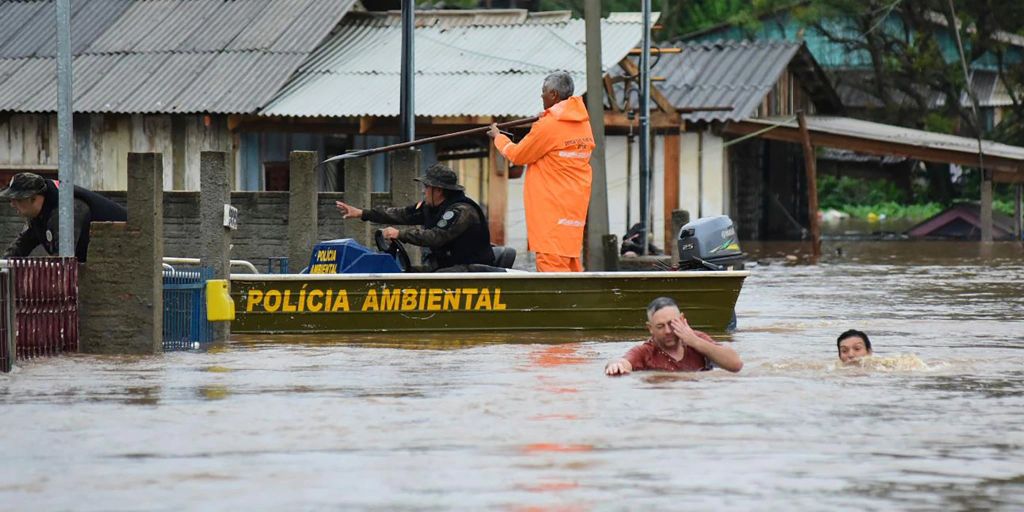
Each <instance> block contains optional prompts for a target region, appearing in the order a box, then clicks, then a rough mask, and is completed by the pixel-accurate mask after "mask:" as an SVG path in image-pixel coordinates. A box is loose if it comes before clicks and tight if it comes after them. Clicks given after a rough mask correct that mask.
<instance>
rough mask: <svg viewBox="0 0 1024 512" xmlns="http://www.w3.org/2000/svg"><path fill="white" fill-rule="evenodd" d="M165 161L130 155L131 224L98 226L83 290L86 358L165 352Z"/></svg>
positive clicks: (94, 226) (83, 273)
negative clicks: (102, 355)
mask: <svg viewBox="0 0 1024 512" xmlns="http://www.w3.org/2000/svg"><path fill="white" fill-rule="evenodd" d="M162 162H163V157H162V156H161V155H160V153H128V223H127V224H125V223H122V222H94V223H92V225H91V227H90V242H89V262H88V263H87V264H86V265H83V267H82V271H81V281H80V286H79V306H80V318H81V327H80V329H81V343H80V344H79V348H80V350H81V351H82V352H87V353H98V354H156V353H160V352H161V351H162V347H163V312H164V311H163V310H164V301H163V272H162V270H163V268H162V263H163V253H164V245H163V244H164V240H163V230H164V223H163V164H162Z"/></svg>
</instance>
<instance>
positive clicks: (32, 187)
mask: <svg viewBox="0 0 1024 512" xmlns="http://www.w3.org/2000/svg"><path fill="white" fill-rule="evenodd" d="M44 191H46V178H43V177H42V176H40V175H38V174H34V173H31V172H22V173H18V174H15V175H14V177H13V178H11V184H10V185H9V186H8V187H7V189H5V190H3V191H2V192H0V198H2V199H25V198H28V197H32V196H34V195H36V194H42V193H43V192H44Z"/></svg>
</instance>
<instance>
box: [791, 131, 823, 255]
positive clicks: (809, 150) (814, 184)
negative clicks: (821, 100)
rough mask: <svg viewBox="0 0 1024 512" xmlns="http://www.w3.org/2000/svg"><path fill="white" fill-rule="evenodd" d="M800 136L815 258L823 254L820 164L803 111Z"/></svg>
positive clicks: (808, 218)
mask: <svg viewBox="0 0 1024 512" xmlns="http://www.w3.org/2000/svg"><path fill="white" fill-rule="evenodd" d="M796 118H797V122H798V123H799V124H800V136H801V138H802V139H803V146H804V168H805V169H806V171H807V223H808V224H809V225H810V228H811V255H812V256H813V257H814V259H815V260H817V259H818V257H819V256H821V226H819V225H818V165H817V158H816V157H815V155H814V146H812V145H811V134H810V131H808V130H807V119H806V117H805V116H804V113H803V112H799V113H797V116H796Z"/></svg>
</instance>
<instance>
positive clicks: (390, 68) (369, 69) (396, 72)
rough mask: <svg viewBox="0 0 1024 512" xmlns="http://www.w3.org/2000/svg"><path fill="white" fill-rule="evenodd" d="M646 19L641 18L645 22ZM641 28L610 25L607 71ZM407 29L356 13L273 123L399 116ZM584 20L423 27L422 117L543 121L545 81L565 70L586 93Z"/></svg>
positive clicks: (300, 78) (293, 87)
mask: <svg viewBox="0 0 1024 512" xmlns="http://www.w3.org/2000/svg"><path fill="white" fill-rule="evenodd" d="M637 20H638V18H637ZM641 32H642V30H641V25H640V22H639V21H636V22H633V21H625V22H609V21H607V20H604V21H602V34H601V36H602V65H603V67H604V69H605V70H607V69H609V68H610V67H612V66H614V65H615V64H617V63H618V62H619V60H621V59H622V58H623V57H624V56H625V55H626V54H627V53H628V52H629V50H630V49H632V48H633V47H634V46H635V45H636V44H637V42H638V41H639V40H640V36H641ZM400 54H401V30H400V28H399V27H398V26H395V25H393V24H391V23H390V22H389V21H388V20H387V18H384V19H382V18H381V17H373V16H369V17H366V16H353V17H351V18H350V19H346V21H345V22H344V23H343V24H342V26H341V27H340V28H339V30H338V31H337V32H336V33H335V34H334V35H333V36H332V37H331V39H330V40H329V41H327V42H326V43H325V44H323V45H322V46H321V47H320V48H319V49H318V50H317V51H316V52H315V53H314V54H313V55H312V56H310V58H309V60H308V61H307V62H306V63H305V64H303V65H302V66H301V68H300V69H299V72H298V73H296V75H295V76H294V77H293V79H292V80H291V82H290V83H289V85H288V86H287V87H286V88H285V90H284V91H282V92H281V93H280V94H279V95H278V96H277V97H276V98H275V99H274V101H273V102H271V103H270V104H269V105H268V106H267V108H265V109H264V110H263V112H261V114H263V115H269V116H301V117H307V116H308V117H348V116H363V115H373V116H396V115H398V111H399V105H398V98H399V80H400V72H401V59H400ZM585 66H586V48H585V33H584V23H583V20H579V19H574V20H568V21H561V22H557V23H540V24H537V23H527V22H516V23H513V24H509V25H472V26H436V25H432V26H423V27H417V29H416V114H417V115H421V116H457V115H502V116H504V115H508V116H512V115H522V116H526V115H533V114H536V113H537V112H538V111H539V110H540V109H541V103H540V87H541V83H542V81H543V78H544V76H545V75H547V74H548V73H550V72H552V71H556V70H564V71H568V72H569V73H571V74H572V75H573V76H574V77H575V80H576V85H577V91H581V90H582V88H583V87H585V76H586V74H585V72H586V68H585Z"/></svg>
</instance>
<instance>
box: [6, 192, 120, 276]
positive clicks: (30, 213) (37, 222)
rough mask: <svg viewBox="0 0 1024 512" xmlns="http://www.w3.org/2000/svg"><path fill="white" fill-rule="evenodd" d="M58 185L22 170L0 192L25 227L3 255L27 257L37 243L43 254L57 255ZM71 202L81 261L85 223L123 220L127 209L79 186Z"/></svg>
mask: <svg viewBox="0 0 1024 512" xmlns="http://www.w3.org/2000/svg"><path fill="white" fill-rule="evenodd" d="M58 186H59V184H58V182H55V181H52V180H48V179H46V178H43V177H42V176H40V175H38V174H33V173H31V172H23V173H19V174H16V175H15V176H14V178H12V179H11V184H10V186H8V187H7V189H6V190H4V191H2V192H0V198H3V199H8V200H10V202H11V207H13V208H14V209H15V210H17V211H18V215H20V216H21V217H24V218H25V221H26V224H25V229H23V230H22V231H21V233H20V234H19V235H18V238H16V239H14V241H13V242H11V244H10V245H9V246H7V250H6V251H5V252H4V257H5V258H10V257H12V256H28V255H29V254H31V253H32V250H33V249H35V248H36V247H38V246H40V245H41V246H43V249H45V250H46V253H47V254H49V255H51V256H54V255H57V254H58V252H59V248H58V244H59V239H60V237H59V236H58V231H57V229H58V226H59V215H57V197H58V192H57V187H58ZM74 205H75V213H74V222H75V258H78V261H79V262H81V263H85V260H86V255H87V253H88V251H89V224H90V223H91V222H93V221H96V222H125V221H126V220H128V212H127V211H126V210H125V209H124V207H123V206H121V205H119V204H117V203H115V202H113V201H111V200H110V199H107V198H105V197H103V196H101V195H99V194H97V193H95V192H93V191H91V190H87V189H84V188H82V187H79V186H75V201H74Z"/></svg>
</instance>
